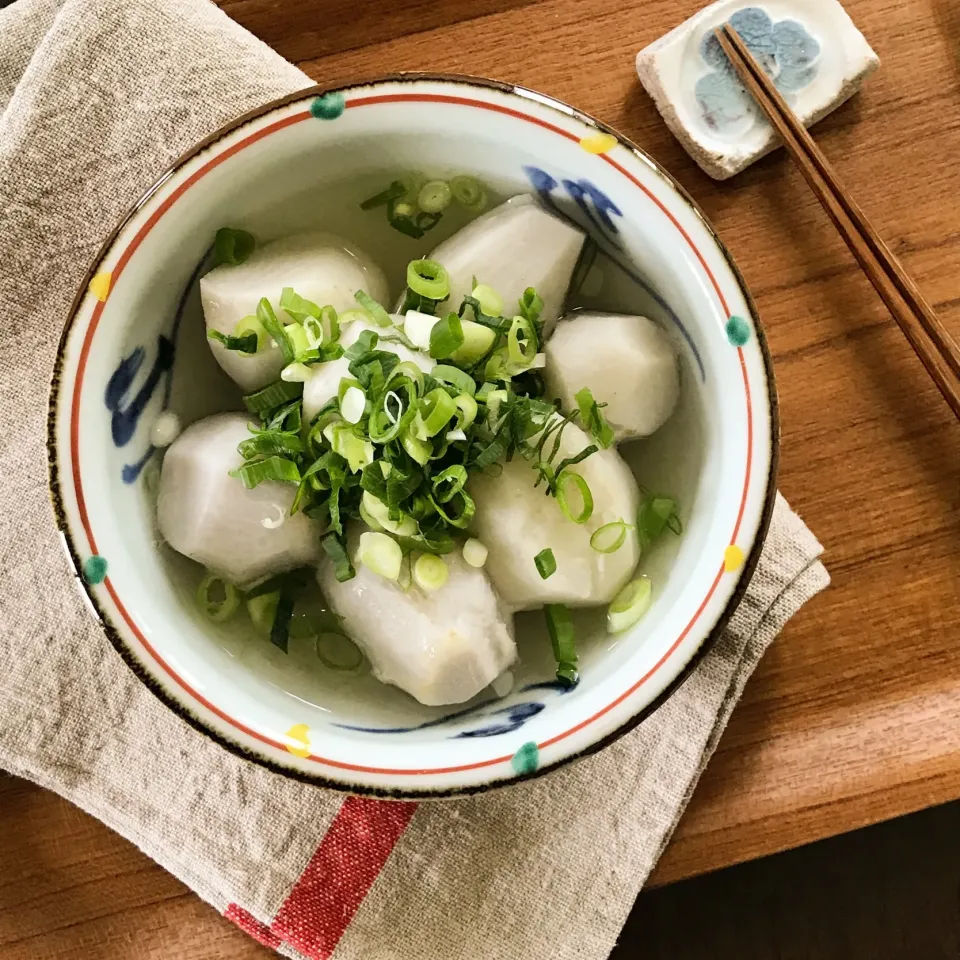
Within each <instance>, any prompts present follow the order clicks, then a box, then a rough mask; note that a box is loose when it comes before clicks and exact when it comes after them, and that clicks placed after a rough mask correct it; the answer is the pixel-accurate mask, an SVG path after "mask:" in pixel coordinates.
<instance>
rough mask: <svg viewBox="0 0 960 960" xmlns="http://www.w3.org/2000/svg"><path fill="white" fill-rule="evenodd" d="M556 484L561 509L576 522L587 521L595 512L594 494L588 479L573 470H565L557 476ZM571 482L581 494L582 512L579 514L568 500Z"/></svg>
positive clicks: (568, 517) (569, 518)
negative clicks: (568, 489)
mask: <svg viewBox="0 0 960 960" xmlns="http://www.w3.org/2000/svg"><path fill="white" fill-rule="evenodd" d="M556 484H557V492H556V496H557V503H559V504H560V509H561V510H562V511H563V513H564V515H565V516H566V517H567V519H568V520H572V521H573V522H574V523H586V522H587V521H588V520H589V519H590V517H591V515H592V514H593V494H592V493H591V492H590V486H589V484H588V483H587V481H586V480H584V479H583V477H581V476H580V474H579V473H575V472H574V471H573V470H564V471H562V472H561V473H560V474H559V475H558V476H557V480H556ZM570 484H573V485H574V486H575V487H576V488H577V492H578V493H579V494H580V501H581V506H580V512H579V513H577V514H574V512H573V510H572V509H571V507H570V503H569V501H568V500H567V488H568V487H569V486H570Z"/></svg>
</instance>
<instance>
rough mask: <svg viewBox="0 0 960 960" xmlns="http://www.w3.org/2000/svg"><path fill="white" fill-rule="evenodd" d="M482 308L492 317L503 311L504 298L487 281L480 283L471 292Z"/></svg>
mask: <svg viewBox="0 0 960 960" xmlns="http://www.w3.org/2000/svg"><path fill="white" fill-rule="evenodd" d="M470 296H471V297H473V298H474V299H475V300H476V301H477V303H479V304H480V309H481V310H482V311H483V312H484V313H485V314H487V316H490V317H499V316H500V315H501V314H502V313H503V298H502V297H501V296H500V294H499V293H497V291H496V290H494V289H493V287H488V286H487V285H486V284H485V283H478V284H477V285H476V286H475V287H474V288H473V290H472V291H471V293H470Z"/></svg>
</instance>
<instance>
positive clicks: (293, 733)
mask: <svg viewBox="0 0 960 960" xmlns="http://www.w3.org/2000/svg"><path fill="white" fill-rule="evenodd" d="M309 732H310V728H309V727H308V726H307V725H306V724H305V723H295V724H294V725H293V726H292V727H291V728H290V729H289V730H288V731H287V736H288V737H289V738H290V739H291V740H296V741H297V743H302V744H303V746H302V747H294V746H291V745H290V744H289V743H288V744H287V745H286V746H287V749H288V750H289V751H290V752H291V753H292V754H293V755H294V756H295V757H309V756H310V738H309V737H308V736H307V734H308V733H309Z"/></svg>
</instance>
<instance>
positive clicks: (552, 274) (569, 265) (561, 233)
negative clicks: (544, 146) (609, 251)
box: [430, 194, 585, 336]
mask: <svg viewBox="0 0 960 960" xmlns="http://www.w3.org/2000/svg"><path fill="white" fill-rule="evenodd" d="M584 239H585V238H584V234H583V233H582V232H581V231H580V230H578V229H577V228H576V227H574V226H572V225H571V224H569V223H567V222H566V221H564V220H561V219H560V218H559V217H555V216H554V215H553V214H551V213H547V211H546V210H544V209H543V208H542V207H540V206H539V205H538V204H537V202H536V201H535V200H534V198H533V197H532V196H530V195H529V194H524V195H522V196H518V197H513V198H512V199H510V200H508V201H507V202H506V203H502V204H501V205H500V206H499V207H494V208H493V210H489V211H488V212H487V213H485V214H484V215H483V216H482V217H478V218H477V219H476V220H474V221H472V222H471V223H468V224H467V225H466V226H465V227H464V228H463V229H462V230H458V231H457V232H456V233H455V234H454V235H453V236H452V237H450V239H449V240H445V241H444V242H443V243H441V244H440V246H439V247H437V248H436V249H435V250H434V251H433V252H432V253H431V254H430V259H431V260H436V261H437V262H439V263H441V264H442V265H443V266H444V267H445V268H446V271H447V273H448V274H449V275H450V297H449V299H448V300H447V304H446V305H447V307H448V308H449V309H451V310H457V309H458V308H459V307H460V304H461V303H462V302H463V298H464V297H465V296H468V295H469V294H470V293H471V291H472V290H473V278H474V277H476V278H477V281H478V282H479V283H485V284H488V285H489V286H491V287H493V288H494V289H495V290H496V291H497V293H499V294H500V296H501V297H502V298H503V304H504V306H503V309H504V313H505V315H506V316H508V317H509V316H512V315H513V314H514V313H517V312H518V306H517V301H518V300H519V299H520V297H521V296H523V291H524V290H526V289H527V287H534V288H535V289H536V291H537V293H538V294H539V295H540V297H541V299H542V300H543V310H542V311H541V313H540V317H541V319H542V321H543V333H544V336H549V335H550V331H551V330H552V329H553V325H554V324H555V323H556V321H557V318H558V317H559V316H560V311H561V310H562V309H563V301H564V298H565V297H566V295H567V288H568V287H569V286H570V278H571V277H572V276H573V270H574V268H575V267H576V265H577V260H578V258H579V256H580V250H581V249H582V247H583V241H584Z"/></svg>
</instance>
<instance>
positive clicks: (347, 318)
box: [339, 307, 370, 327]
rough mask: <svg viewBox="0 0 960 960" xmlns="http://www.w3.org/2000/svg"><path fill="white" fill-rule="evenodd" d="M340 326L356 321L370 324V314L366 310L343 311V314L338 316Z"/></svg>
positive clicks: (355, 308)
mask: <svg viewBox="0 0 960 960" xmlns="http://www.w3.org/2000/svg"><path fill="white" fill-rule="evenodd" d="M339 320H340V326H341V327H345V326H347V324H348V323H355V322H356V321H357V320H360V321H362V322H363V323H369V322H370V314H369V313H367V311H366V310H361V309H359V308H358V307H354V308H352V309H350V310H344V311H343V313H341V314H340V315H339Z"/></svg>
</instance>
